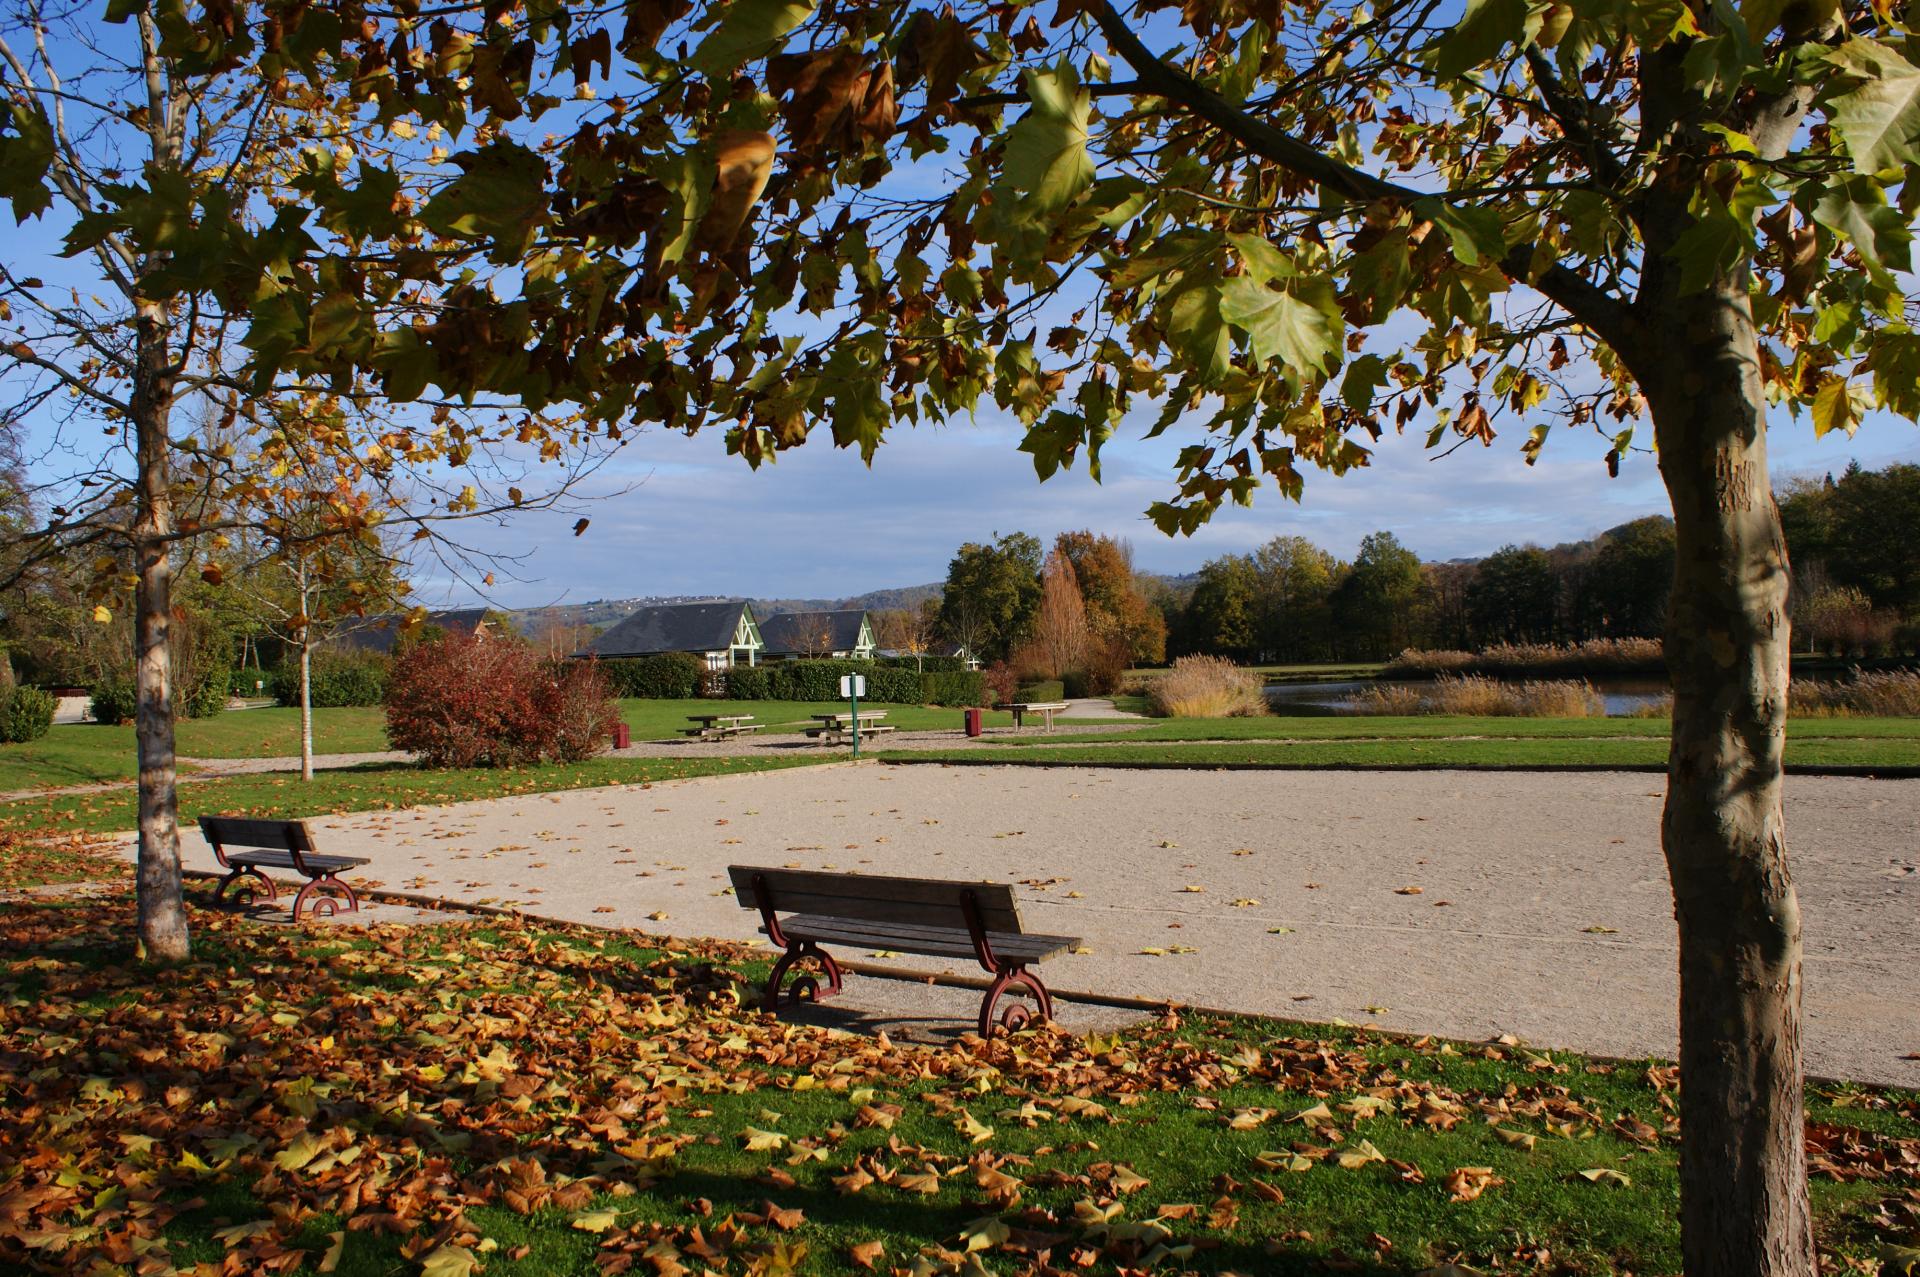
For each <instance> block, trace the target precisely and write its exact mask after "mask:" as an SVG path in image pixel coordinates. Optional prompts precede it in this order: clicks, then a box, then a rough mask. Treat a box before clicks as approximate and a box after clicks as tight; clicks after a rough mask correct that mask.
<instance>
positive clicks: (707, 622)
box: [583, 599, 766, 670]
mask: <svg viewBox="0 0 1920 1277" xmlns="http://www.w3.org/2000/svg"><path fill="white" fill-rule="evenodd" d="M765 646H766V644H765V642H764V641H762V639H761V637H760V625H759V623H758V622H757V621H755V620H754V618H753V609H752V608H751V607H749V606H748V605H747V604H746V602H745V601H744V600H738V599H737V600H734V601H733V602H730V603H661V604H656V605H654V606H651V607H643V608H641V609H640V610H639V611H637V612H634V613H633V614H632V615H630V616H628V617H627V618H626V619H625V620H624V621H621V622H620V623H619V624H617V625H615V626H614V627H613V628H612V629H610V630H608V631H607V632H606V633H605V634H602V635H601V636H600V637H599V638H597V639H595V640H594V641H593V642H592V643H591V644H590V645H589V646H588V647H587V650H586V652H585V653H583V655H587V656H598V657H600V658H602V659H603V660H611V659H614V658H616V657H621V656H659V655H661V654H662V653H665V652H690V653H692V654H693V655H695V656H697V657H699V658H700V659H701V660H703V661H705V662H706V663H707V668H708V669H710V670H730V669H732V668H733V667H734V666H736V665H758V664H759V663H760V653H761V651H762V650H763V649H764V648H765Z"/></svg>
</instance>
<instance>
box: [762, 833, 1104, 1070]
mask: <svg viewBox="0 0 1920 1277" xmlns="http://www.w3.org/2000/svg"><path fill="white" fill-rule="evenodd" d="M727 873H728V876H730V877H731V878H732V879H733V890H734V894H735V895H736V896H737V897H738V898H739V901H740V904H741V905H742V906H743V907H745V908H748V909H758V910H759V911H760V920H761V924H760V929H761V930H762V931H764V932H766V935H767V939H769V940H771V941H773V943H774V944H776V945H778V946H779V947H780V948H781V949H782V950H783V952H782V953H781V955H780V958H779V960H778V961H777V962H775V963H774V964H773V972H772V974H771V975H769V976H768V977H767V985H766V991H765V995H764V1003H765V1006H766V1008H767V1010H769V1011H772V1010H775V1009H777V1008H778V1007H779V1006H780V1004H781V1002H782V1000H783V994H782V991H781V985H782V983H783V982H784V981H785V980H786V978H787V976H788V974H789V973H790V972H791V971H792V970H793V968H794V966H795V964H797V963H800V962H803V961H813V962H817V963H818V964H819V966H820V969H821V975H822V977H824V978H825V980H826V982H827V987H826V988H825V989H824V990H823V989H821V987H820V984H819V981H818V980H816V979H815V978H814V977H813V976H811V975H806V974H802V975H800V976H799V977H798V978H796V979H795V980H794V982H793V984H792V986H791V987H790V988H789V989H788V990H787V991H786V993H785V994H784V1000H785V1001H787V1002H788V1003H789V1004H792V1003H802V1002H814V1001H817V1000H819V999H821V998H829V997H832V996H833V995H834V994H836V993H838V992H840V987H841V970H840V964H839V963H837V962H835V961H834V960H833V955H832V954H830V953H828V952H827V951H826V950H825V949H822V948H821V947H820V946H821V945H823V944H832V945H852V946H856V947H860V948H868V949H880V950H886V951H889V952H894V953H918V954H925V955H927V956H929V957H935V958H973V959H974V960H976V961H977V962H979V964H980V965H981V966H982V967H984V968H985V969H986V971H987V973H988V974H989V975H991V976H992V977H993V983H991V984H990V985H988V986H987V991H986V995H985V996H984V997H983V998H982V999H981V1002H980V1035H981V1036H982V1037H988V1036H990V1035H991V1034H992V1032H993V1025H994V1006H995V1004H996V1003H998V1002H999V1001H1000V999H1001V997H1002V996H1004V995H1005V994H1007V993H1008V992H1010V991H1012V992H1014V993H1015V995H1016V998H1017V997H1019V996H1021V995H1025V996H1030V997H1031V998H1032V999H1033V1001H1034V1004H1035V1008H1036V1009H1037V1010H1038V1012H1039V1015H1040V1018H1041V1019H1043V1020H1051V1019H1052V1018H1053V998H1052V996H1051V995H1049V994H1048V992H1047V986H1046V985H1045V984H1043V983H1041V980H1040V977H1039V976H1037V975H1035V974H1034V973H1033V972H1032V971H1031V970H1029V967H1031V966H1033V965H1035V964H1038V963H1040V962H1043V961H1045V960H1046V959H1048V958H1050V957H1052V956H1053V955H1055V954H1057V953H1060V952H1063V951H1064V950H1067V949H1071V948H1073V947H1074V946H1076V945H1078V944H1079V943H1080V939H1079V937H1077V936H1048V935H1035V934H1034V933H1032V932H1029V931H1025V930H1023V929H1022V928H1021V926H1020V911H1019V908H1018V907H1017V906H1016V905H1015V903H1014V899H1013V888H1012V887H1010V886H1008V885H1007V884H1006V883H1003V882H951V881H944V880H941V879H938V878H892V877H882V876H879V875H872V876H869V875H866V874H844V873H823V872H815V871H811V870H801V869H762V868H755V867H753V866H751V865H730V866H728V868H727ZM781 914H785V915H786V917H784V918H782V917H781V916H780V915H781ZM1031 1018H1032V1013H1031V1012H1029V1011H1028V1010H1027V1008H1026V1007H1025V1006H1024V1005H1023V1004H1022V1003H1021V1002H1020V1001H1018V1000H1015V1001H1010V1002H1008V1004H1007V1006H1006V1007H1005V1009H1004V1010H1002V1011H1001V1012H1000V1016H999V1023H1000V1025H1001V1027H1003V1028H1005V1029H1007V1030H1008V1031H1009V1032H1012V1031H1014V1030H1016V1029H1019V1028H1020V1027H1021V1026H1022V1025H1024V1024H1026V1023H1027V1021H1028V1020H1029V1019H1031Z"/></svg>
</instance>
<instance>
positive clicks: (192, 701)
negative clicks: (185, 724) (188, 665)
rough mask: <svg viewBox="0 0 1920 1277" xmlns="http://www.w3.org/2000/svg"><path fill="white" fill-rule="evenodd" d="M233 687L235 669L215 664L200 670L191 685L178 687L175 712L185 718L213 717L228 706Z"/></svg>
mask: <svg viewBox="0 0 1920 1277" xmlns="http://www.w3.org/2000/svg"><path fill="white" fill-rule="evenodd" d="M232 688H233V671H232V670H231V669H229V668H227V667H226V666H225V665H215V666H211V667H209V668H207V669H204V670H202V671H200V675H199V677H198V678H196V679H194V681H193V685H192V686H190V687H182V688H180V689H178V694H177V695H176V696H175V698H174V703H173V704H174V712H175V713H177V714H179V715H181V716H182V717H184V718H212V717H213V716H214V715H215V714H218V713H220V712H221V711H222V710H224V709H226V707H227V699H228V697H229V695H230V694H231V692H232Z"/></svg>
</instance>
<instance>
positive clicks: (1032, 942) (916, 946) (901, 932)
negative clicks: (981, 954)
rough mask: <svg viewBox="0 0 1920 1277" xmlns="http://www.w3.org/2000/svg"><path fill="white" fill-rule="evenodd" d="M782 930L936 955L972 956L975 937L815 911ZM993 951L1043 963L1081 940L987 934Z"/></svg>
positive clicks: (960, 929)
mask: <svg viewBox="0 0 1920 1277" xmlns="http://www.w3.org/2000/svg"><path fill="white" fill-rule="evenodd" d="M780 929H781V930H782V931H784V932H785V933H786V934H787V935H789V936H791V937H793V938H794V939H796V940H812V941H814V942H816V943H819V944H844V945H857V946H871V947H872V948H875V949H892V950H895V951H897V952H900V953H919V954H925V955H927V956H929V957H936V958H971V957H973V956H974V951H973V939H972V937H970V936H969V935H968V934H967V931H966V929H965V928H964V927H916V926H907V925H903V924H899V923H892V924H887V925H870V924H863V923H859V922H854V921H851V920H849V919H846V918H823V917H819V916H817V915H813V914H804V913H802V914H795V915H793V916H792V917H790V918H785V919H783V920H782V921H781V923H780ZM987 939H988V941H989V942H990V943H991V944H992V945H993V951H994V952H995V953H996V954H999V955H1001V956H1002V957H1007V958H1012V959H1015V960H1017V961H1021V962H1040V961H1042V960H1044V959H1046V958H1050V957H1052V956H1053V955H1054V954H1056V953H1063V952H1065V951H1066V950H1068V949H1071V948H1073V946H1075V945H1077V944H1079V943H1080V941H1079V938H1078V937H1075V936H1037V935H1028V934H1025V933H1022V934H1020V935H1013V934H999V935H996V934H994V933H993V932H991V931H990V932H988V933H987Z"/></svg>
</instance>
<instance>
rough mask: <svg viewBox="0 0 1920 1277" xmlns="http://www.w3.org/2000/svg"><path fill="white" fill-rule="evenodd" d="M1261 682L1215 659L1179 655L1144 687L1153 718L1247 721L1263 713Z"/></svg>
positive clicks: (1250, 674) (1264, 706)
mask: <svg viewBox="0 0 1920 1277" xmlns="http://www.w3.org/2000/svg"><path fill="white" fill-rule="evenodd" d="M1262 683H1263V680H1262V679H1261V677H1260V676H1259V675H1258V674H1256V673H1254V672H1253V671H1252V670H1246V669H1241V668H1240V667H1239V666H1238V665H1235V664H1234V663H1233V662H1232V661H1229V660H1226V659H1224V658H1222V657H1218V656H1183V657H1181V658H1180V659H1179V660H1177V661H1175V662H1174V663H1173V668H1172V669H1169V670H1168V671H1167V672H1166V673H1165V674H1162V675H1161V676H1160V677H1158V678H1156V679H1153V680H1152V681H1150V682H1149V683H1148V684H1147V687H1146V693H1147V709H1148V712H1150V713H1152V714H1153V715H1154V716H1155V717H1157V718H1251V717H1254V716H1257V715H1260V714H1265V713H1266V712H1267V698H1266V693H1265V692H1264V691H1262V690H1261V689H1262Z"/></svg>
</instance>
